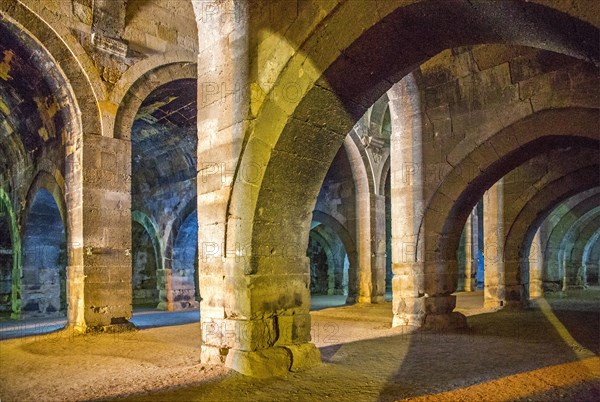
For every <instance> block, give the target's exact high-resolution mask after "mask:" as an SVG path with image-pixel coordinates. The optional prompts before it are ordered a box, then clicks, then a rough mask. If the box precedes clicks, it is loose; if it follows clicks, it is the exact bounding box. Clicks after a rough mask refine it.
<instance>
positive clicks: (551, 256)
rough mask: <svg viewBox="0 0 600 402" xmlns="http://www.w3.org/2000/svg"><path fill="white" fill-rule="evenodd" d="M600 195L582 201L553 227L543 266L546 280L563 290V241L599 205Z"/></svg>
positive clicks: (544, 253)
mask: <svg viewBox="0 0 600 402" xmlns="http://www.w3.org/2000/svg"><path fill="white" fill-rule="evenodd" d="M599 203H600V194H598V193H595V194H591V195H589V196H588V197H586V198H584V199H582V200H580V201H579V202H578V203H576V204H575V205H572V206H571V208H570V209H569V210H568V211H566V213H564V215H562V217H561V218H560V219H559V220H558V221H557V222H556V224H555V225H554V226H553V227H552V229H551V231H550V234H549V235H548V239H547V241H546V244H545V247H544V250H543V257H544V260H543V265H542V269H543V272H544V276H545V280H546V281H547V282H556V284H557V286H558V285H559V284H560V288H562V282H563V277H564V275H563V273H561V272H560V264H559V257H558V255H559V250H560V243H561V240H562V239H563V238H564V235H565V233H566V232H567V231H568V229H569V228H570V227H571V226H572V225H573V224H574V223H575V222H576V221H577V219H579V218H580V217H581V216H583V215H584V214H585V213H586V212H587V211H589V210H590V209H592V208H594V207H595V206H597V205H599Z"/></svg>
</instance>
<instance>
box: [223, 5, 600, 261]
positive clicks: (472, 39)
mask: <svg viewBox="0 0 600 402" xmlns="http://www.w3.org/2000/svg"><path fill="white" fill-rule="evenodd" d="M508 3H510V2H508ZM519 5H520V9H521V10H522V11H523V15H522V16H520V17H522V18H524V20H527V21H528V22H529V23H530V25H529V26H527V24H526V23H525V21H520V22H519V26H520V27H522V28H523V30H515V29H514V26H515V23H516V21H515V19H514V17H515V16H514V15H512V13H510V12H509V11H508V9H509V7H510V5H509V4H505V3H504V2H503V3H502V4H500V3H492V2H487V3H478V4H477V6H474V7H473V9H471V8H470V7H471V6H469V5H468V4H466V3H465V4H461V6H458V5H457V4H454V3H453V4H452V5H450V4H449V3H447V2H437V1H432V2H425V3H419V4H411V5H409V6H406V7H397V5H395V6H390V8H391V10H389V9H388V10H386V11H389V14H388V15H387V16H386V17H385V18H382V20H381V21H380V20H379V19H378V18H379V17H378V18H374V19H366V20H359V21H356V24H352V25H353V27H352V33H351V34H349V35H347V36H346V35H337V37H341V38H343V39H340V41H338V46H337V47H332V48H331V54H320V55H319V56H320V60H318V61H317V60H316V59H312V58H311V55H312V53H311V51H312V50H313V49H311V48H310V46H314V45H315V43H314V42H311V40H308V41H307V42H305V48H303V49H302V50H304V51H306V53H303V52H302V51H299V52H298V54H297V57H302V58H303V59H308V60H310V61H312V62H314V63H318V62H321V61H323V60H327V61H326V63H329V64H327V65H322V66H319V67H316V70H317V71H316V74H318V77H319V78H320V79H321V81H322V83H323V84H322V85H314V83H313V82H311V83H306V85H307V89H306V93H305V94H304V95H303V96H302V98H301V99H300V101H299V102H298V104H297V106H296V107H295V109H293V112H292V113H291V117H292V118H290V119H282V120H278V121H277V122H276V123H275V124H274V122H273V119H272V117H271V116H273V113H276V114H277V113H280V114H281V113H284V114H285V113H287V112H283V111H288V110H290V107H289V105H281V104H276V102H266V103H265V104H264V107H263V109H262V110H260V113H259V114H258V116H257V118H256V122H255V126H254V127H255V128H254V132H255V133H260V134H261V136H258V135H255V136H251V137H250V138H248V140H247V142H246V148H245V150H244V152H243V155H242V160H241V164H242V165H243V164H244V163H247V162H249V161H246V158H252V161H253V162H258V163H261V162H262V163H263V164H264V165H266V166H267V167H266V170H265V172H264V176H263V179H262V180H261V182H260V183H259V185H258V186H259V188H260V189H261V190H260V191H259V192H255V191H254V192H247V190H248V189H247V188H246V187H245V186H242V185H235V184H234V188H233V195H232V199H233V200H244V201H243V208H242V205H240V206H239V208H240V210H239V211H238V206H237V205H236V203H231V208H230V210H229V214H230V215H234V216H236V217H237V216H243V215H242V214H245V213H248V212H249V211H253V215H252V216H247V217H244V218H242V219H247V221H248V222H253V223H254V224H253V231H252V233H256V237H255V238H253V240H252V242H253V243H255V246H256V247H257V248H260V247H261V246H260V244H262V243H263V242H264V240H265V238H264V237H263V234H261V233H262V230H263V229H265V230H266V227H268V226H270V225H272V224H273V223H274V222H279V223H280V224H281V228H282V232H287V231H289V233H294V235H293V238H294V241H297V242H298V244H300V245H301V246H302V247H300V248H304V247H303V246H304V245H305V244H306V241H307V236H308V225H309V222H308V220H307V216H308V215H309V213H310V209H311V207H312V205H311V202H310V200H312V199H314V197H313V195H314V194H316V193H317V192H318V189H319V184H320V182H321V181H322V179H323V177H324V175H325V172H326V168H324V166H327V165H328V162H329V161H331V160H332V159H333V156H334V155H335V152H336V151H337V146H338V144H340V143H341V142H342V141H343V139H344V137H345V133H347V132H348V131H350V129H351V127H352V126H353V125H354V123H355V122H356V121H357V120H358V119H359V118H360V117H361V116H362V115H363V114H364V112H365V111H366V110H367V108H368V107H369V106H370V105H371V104H373V102H375V101H376V100H377V99H379V98H380V97H381V96H382V95H383V94H384V93H385V91H386V90H387V89H388V88H389V87H390V86H391V83H393V82H396V81H397V80H398V79H399V78H400V77H402V76H403V75H405V74H406V73H408V72H409V71H410V70H412V69H413V68H414V66H416V65H418V64H419V63H421V62H422V61H424V60H426V59H427V58H428V57H430V56H431V55H434V54H436V53H438V52H439V51H441V50H443V49H446V48H451V47H456V46H459V45H470V44H478V43H493V42H501V43H513V44H520V45H526V46H534V47H540V48H545V49H548V50H552V51H557V52H560V53H566V54H569V55H573V56H575V57H582V58H585V59H593V60H596V59H598V55H597V51H596V50H593V49H592V47H591V46H590V47H587V48H586V49H585V50H583V51H581V49H580V50H576V48H577V47H578V45H575V44H576V43H577V42H578V41H580V40H583V38H579V37H578V38H575V37H572V38H568V39H567V38H564V39H566V42H563V41H562V40H557V38H556V36H554V35H551V34H550V32H548V31H547V30H546V32H544V36H543V37H542V36H538V35H539V34H541V31H542V30H540V31H537V30H538V29H539V28H540V24H539V22H540V21H541V19H540V16H541V15H543V16H545V17H546V18H547V19H548V20H550V21H553V23H555V24H556V26H563V25H565V24H567V25H571V24H574V25H576V26H580V27H581V29H582V31H581V33H583V32H585V34H584V35H583V36H585V37H587V38H595V37H597V30H596V29H595V28H593V27H592V26H589V25H587V24H585V23H583V22H582V21H577V20H575V19H573V18H572V17H569V16H567V15H566V14H562V13H560V12H557V11H556V10H554V9H552V8H549V7H544V6H539V5H537V4H531V3H527V5H523V4H522V3H519ZM350 10H353V6H352V5H350V3H347V4H344V5H341V6H340V7H339V8H338V9H336V12H335V13H333V14H332V16H331V18H329V19H328V24H327V26H328V27H333V26H337V23H340V24H341V20H338V18H340V19H344V20H345V18H346V15H347V14H346V12H350ZM353 11H356V10H353ZM463 13H464V15H463ZM367 14H368V13H367ZM422 15H427V16H428V17H429V18H428V20H427V21H421V19H420V18H422V17H421V16H422ZM482 15H496V17H495V18H494V23H495V24H494V26H495V28H492V26H491V25H488V24H486V22H485V21H484V20H483V19H481V16H482ZM467 16H468V17H467ZM465 17H467V18H465ZM467 20H468V21H469V22H468V23H467V22H466V21H467ZM457 21H464V23H465V24H467V25H465V26H463V25H462V23H457ZM425 22H426V23H425ZM361 24H369V26H367V27H365V26H364V25H361ZM345 25H348V24H345ZM392 26H393V27H394V28H395V29H392V28H391V27H392ZM503 26H506V27H507V29H506V32H507V33H506V34H504V35H505V36H499V35H498V32H500V30H501V29H502V27H503ZM359 27H360V28H359ZM425 27H427V29H425ZM509 27H510V29H509ZM534 27H536V28H534ZM319 28H322V29H323V31H325V32H323V31H320V30H319V29H317V30H315V34H314V35H313V36H311V39H313V38H314V40H317V38H318V37H319V36H320V35H327V32H326V31H327V29H326V28H325V26H323V27H319ZM498 28H500V29H498ZM436 30H440V31H439V32H436ZM536 31H537V32H536ZM508 32H510V33H508ZM525 32H527V33H525ZM319 34H320V35H319ZM398 35H399V36H400V37H398ZM577 35H579V34H577ZM407 38H418V39H417V40H416V42H418V43H420V44H421V45H422V46H420V47H419V51H417V50H416V49H414V48H412V49H408V48H406V47H404V46H403V44H405V43H406V39H407ZM424 38H428V40H427V41H425V40H424ZM435 38H443V40H440V39H437V40H436V39H435ZM549 38H551V39H549ZM341 41H343V43H340V42H341ZM560 42H562V44H561V43H560ZM584 42H585V43H586V44H587V46H589V45H590V43H589V39H586V40H584ZM375 43H378V44H382V43H384V44H386V45H385V46H381V45H379V46H375V45H374V44H375ZM567 43H568V44H567ZM571 46H573V47H572V48H571ZM367 48H368V51H367ZM314 49H319V50H320V48H319V47H318V46H316V47H315V48H314ZM337 49H344V52H343V56H342V55H341V54H340V53H339V51H338V50H337ZM420 51H422V52H423V53H421V52H420ZM386 55H387V56H386ZM349 59H350V60H352V63H350V62H349ZM384 60H385V62H383V61H384ZM291 64H292V65H295V64H294V61H291ZM305 65H306V63H305ZM298 66H300V64H298ZM381 66H385V69H383V71H382V67H381ZM298 68H300V67H298ZM367 72H368V73H367ZM372 72H377V74H373V73H372ZM292 76H295V77H298V76H299V74H298V70H297V69H294V68H288V69H286V70H284V72H283V73H282V74H281V75H279V76H278V81H279V82H281V83H284V82H288V81H289V82H294V79H293V78H292ZM303 84H305V83H303ZM286 101H288V102H289V100H286ZM267 119H268V125H269V128H267V126H266V124H267ZM298 132H302V133H303V134H304V139H303V141H302V142H301V143H299V142H298V141H293V139H294V138H297V134H296V133H298ZM263 133H265V134H263ZM266 133H268V134H266ZM309 143H312V144H313V145H312V146H308V147H307V146H305V145H306V144H309ZM334 144H335V145H334ZM265 145H266V147H265ZM307 160H311V161H313V165H312V168H311V169H305V168H303V167H304V166H305V164H306V161H307ZM284 166H285V168H284ZM315 166H323V168H321V169H319V170H318V171H317V170H316V169H315ZM284 183H285V185H286V186H285V187H283V184H284ZM290 183H303V186H301V187H294V186H290ZM238 191H240V193H238ZM273 193H281V194H285V196H286V198H288V199H298V200H300V199H304V200H308V202H307V204H306V205H305V204H302V203H295V205H294V207H293V208H285V209H284V210H282V209H280V208H279V207H278V206H277V202H279V199H280V198H279V197H273V196H272V195H273ZM309 194H310V196H307V195H309ZM292 217H293V218H292ZM264 225H266V226H264ZM292 228H293V229H292ZM299 228H302V229H301V230H299ZM298 263H299V264H301V263H302V262H301V261H298ZM256 270H257V271H259V270H260V268H258V267H257V268H256ZM252 271H253V272H254V271H255V269H252Z"/></svg>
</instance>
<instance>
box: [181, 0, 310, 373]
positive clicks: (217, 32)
mask: <svg viewBox="0 0 600 402" xmlns="http://www.w3.org/2000/svg"><path fill="white" fill-rule="evenodd" d="M192 4H193V6H194V9H195V12H196V19H197V22H198V34H199V52H198V180H197V183H198V196H197V199H198V211H199V214H198V245H199V286H200V293H201V295H202V300H201V302H200V312H201V314H200V316H201V325H202V347H201V355H200V359H201V361H202V362H203V363H215V364H225V366H227V367H229V368H231V369H234V370H236V371H238V372H240V373H243V374H245V375H249V376H254V377H271V376H277V375H284V374H286V373H287V372H289V371H297V370H299V369H302V368H307V367H310V366H313V365H315V364H317V363H319V362H320V353H319V350H318V349H317V348H316V347H315V345H313V344H311V343H310V340H311V320H310V314H309V309H310V290H309V282H310V267H309V259H308V257H306V242H305V238H306V237H307V234H308V231H309V230H310V222H308V224H307V222H306V216H295V217H294V219H290V220H289V221H284V222H282V221H277V222H272V221H269V220H268V218H266V217H265V218H263V219H262V220H261V218H260V217H258V216H257V215H260V213H261V212H262V207H260V206H257V205H256V204H253V201H252V199H247V198H245V196H244V195H246V194H250V193H251V192H258V191H263V189H264V187H260V186H261V185H264V183H263V182H262V181H261V180H270V179H264V178H263V177H262V175H263V174H265V173H264V171H261V169H263V168H264V166H263V164H262V162H261V161H262V160H263V159H262V158H263V157H264V155H265V153H267V154H269V153H270V152H271V151H272V149H269V145H268V144H267V143H266V142H264V141H261V140H260V139H259V136H257V137H258V138H257V137H253V136H252V135H251V132H252V130H260V128H258V127H255V126H253V124H254V120H255V116H256V115H255V113H256V112H257V111H258V110H259V109H258V107H259V106H260V101H259V100H257V98H256V97H255V98H254V99H252V98H251V92H252V90H253V89H254V90H256V89H257V88H259V89H260V85H258V83H257V82H255V81H253V80H254V79H256V71H251V70H252V68H251V66H254V67H256V65H255V63H256V60H255V59H252V57H255V56H256V53H255V52H256V46H257V44H258V43H259V42H258V39H259V31H258V29H259V28H257V26H260V23H257V22H256V21H259V19H260V18H270V17H267V16H266V15H265V14H264V13H262V14H258V13H260V12H261V9H260V7H259V6H260V5H259V4H258V3H256V2H248V1H239V0H236V1H233V0H223V1H220V2H218V4H214V3H211V2H206V1H202V0H193V3H192ZM254 6H256V7H257V8H256V9H253V7H254ZM251 13H254V14H252V16H250V14H251ZM253 18H256V19H253ZM250 20H252V21H253V23H255V25H253V26H252V27H251V24H250ZM253 29H254V30H253ZM253 52H254V53H253ZM251 54H253V55H252V56H251ZM261 67H262V66H261ZM255 95H256V92H255ZM261 99H262V98H261ZM282 102H285V100H282ZM287 106H289V105H287ZM252 107H256V108H257V109H255V110H251V108H252ZM284 113H285V112H284V111H281V112H280V113H275V115H274V117H273V118H274V119H280V118H281V119H287V115H286V114H284ZM299 135H301V133H299ZM246 140H248V141H246ZM242 152H243V155H242ZM241 157H243V158H244V159H240V158H241ZM256 161H258V162H261V163H257V162H256ZM238 168H239V169H240V170H238ZM281 168H282V169H285V167H283V166H282V167H281ZM244 169H248V170H247V171H246V172H244V171H243V170H244ZM301 191H302V188H301V187H294V188H292V187H290V188H289V193H286V194H281V193H278V194H276V195H273V198H275V197H280V198H279V199H281V200H282V201H281V204H280V205H279V207H281V208H285V204H284V201H283V200H285V202H289V200H290V199H291V198H290V197H296V196H298V194H300V193H301ZM268 208H269V207H267V208H265V209H267V211H266V213H265V216H273V215H276V214H274V212H273V211H272V210H269V209H268ZM308 213H310V211H308V212H307V214H308ZM255 214H256V215H255ZM258 226H260V227H261V229H257V227H258ZM269 226H270V227H273V228H274V229H273V230H272V231H269V230H267V229H265V227H269ZM280 233H287V234H291V235H290V236H288V237H286V238H281V236H279V234H280ZM301 244H302V245H303V246H304V247H299V245H301ZM302 248H303V249H302Z"/></svg>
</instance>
